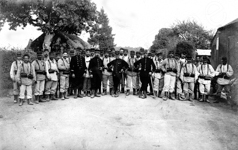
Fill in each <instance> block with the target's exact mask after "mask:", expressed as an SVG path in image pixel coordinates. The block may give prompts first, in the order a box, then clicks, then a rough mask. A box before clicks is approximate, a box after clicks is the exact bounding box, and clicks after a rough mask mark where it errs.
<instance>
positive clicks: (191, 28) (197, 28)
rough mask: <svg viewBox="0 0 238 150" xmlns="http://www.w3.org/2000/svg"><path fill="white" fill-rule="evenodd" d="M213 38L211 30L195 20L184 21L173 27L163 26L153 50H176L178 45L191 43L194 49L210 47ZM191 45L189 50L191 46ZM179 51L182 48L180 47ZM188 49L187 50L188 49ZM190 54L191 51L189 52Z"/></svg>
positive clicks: (152, 47)
mask: <svg viewBox="0 0 238 150" xmlns="http://www.w3.org/2000/svg"><path fill="white" fill-rule="evenodd" d="M211 39H212V33H211V31H207V30H205V29H204V27H203V26H201V25H199V24H198V23H196V22H195V21H182V22H178V23H177V24H175V25H173V26H172V27H171V28H162V29H160V30H159V33H158V34H157V35H156V36H155V40H154V41H153V45H152V46H151V50H156V49H168V50H176V49H177V44H179V46H178V47H181V45H182V47H183V46H185V47H187V46H186V45H190V46H192V47H193V49H209V48H210V41H211ZM190 46H189V48H188V49H189V51H190V49H191V47H190ZM179 49H180V50H179V53H180V52H181V48H179ZM188 49H187V50H188ZM188 54H190V52H188Z"/></svg>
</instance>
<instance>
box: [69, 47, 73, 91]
mask: <svg viewBox="0 0 238 150" xmlns="http://www.w3.org/2000/svg"><path fill="white" fill-rule="evenodd" d="M73 56H75V51H74V49H70V51H69V57H68V58H69V64H70V62H71V59H72V57H73ZM68 93H69V95H72V94H73V90H72V74H71V71H70V74H69V90H68Z"/></svg>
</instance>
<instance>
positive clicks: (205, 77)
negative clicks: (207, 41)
mask: <svg viewBox="0 0 238 150" xmlns="http://www.w3.org/2000/svg"><path fill="white" fill-rule="evenodd" d="M208 62H209V60H208V58H206V57H205V58H203V64H202V65H200V66H199V67H198V72H199V77H198V82H199V91H200V93H201V95H202V96H201V98H200V100H199V101H200V102H203V101H204V102H208V103H210V101H209V100H208V99H207V97H208V94H209V93H210V89H211V79H212V78H213V77H214V75H215V71H214V69H213V67H212V66H211V65H210V64H208Z"/></svg>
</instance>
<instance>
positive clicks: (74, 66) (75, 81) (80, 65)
mask: <svg viewBox="0 0 238 150" xmlns="http://www.w3.org/2000/svg"><path fill="white" fill-rule="evenodd" d="M80 51H82V49H81V48H77V55H76V56H73V57H72V58H71V61H70V71H71V75H72V89H73V90H74V94H75V96H74V98H77V97H80V98H82V95H81V90H82V88H83V74H84V72H85V70H86V64H85V58H84V57H82V56H81V54H80Z"/></svg>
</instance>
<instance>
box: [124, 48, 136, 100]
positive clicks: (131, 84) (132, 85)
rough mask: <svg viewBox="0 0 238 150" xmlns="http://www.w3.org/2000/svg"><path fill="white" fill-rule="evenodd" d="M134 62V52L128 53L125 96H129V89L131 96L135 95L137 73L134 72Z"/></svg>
mask: <svg viewBox="0 0 238 150" xmlns="http://www.w3.org/2000/svg"><path fill="white" fill-rule="evenodd" d="M135 62H136V58H135V51H133V50H132V51H130V57H129V59H128V65H129V68H128V69H127V90H126V95H129V94H130V89H133V95H135V94H136V78H137V72H136V71H135V66H134V63H135Z"/></svg>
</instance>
